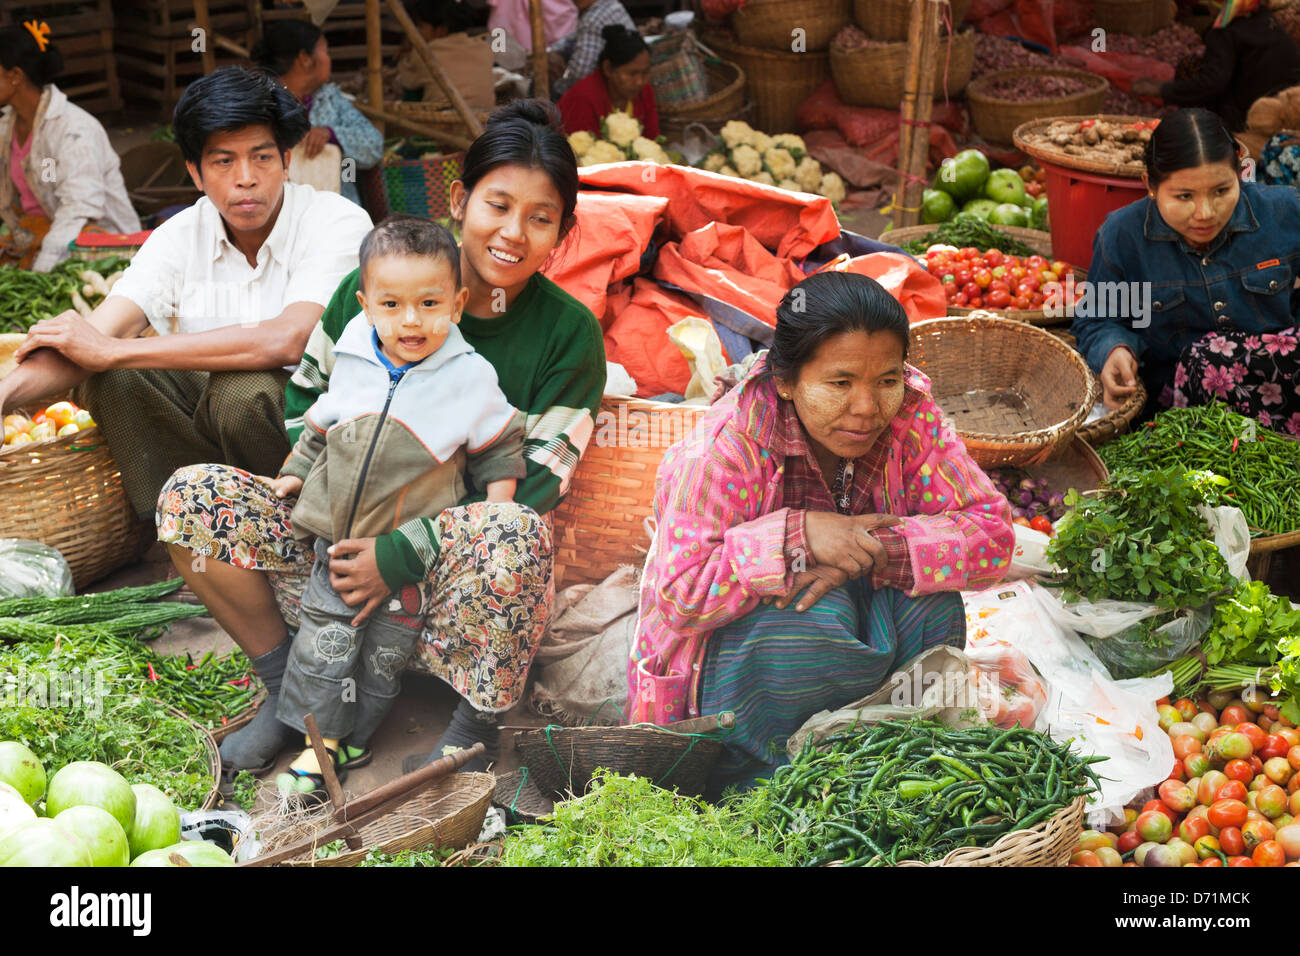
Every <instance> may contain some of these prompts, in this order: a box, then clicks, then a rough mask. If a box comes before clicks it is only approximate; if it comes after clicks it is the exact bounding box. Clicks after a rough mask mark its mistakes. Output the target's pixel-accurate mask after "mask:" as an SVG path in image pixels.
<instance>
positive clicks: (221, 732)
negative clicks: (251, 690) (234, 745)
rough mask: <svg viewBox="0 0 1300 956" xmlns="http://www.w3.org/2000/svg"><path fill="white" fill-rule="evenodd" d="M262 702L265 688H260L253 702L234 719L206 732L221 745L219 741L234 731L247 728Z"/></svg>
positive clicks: (264, 696) (264, 698) (264, 697)
mask: <svg viewBox="0 0 1300 956" xmlns="http://www.w3.org/2000/svg"><path fill="white" fill-rule="evenodd" d="M264 700H266V688H262V690H261V691H260V692H258V695H257V697H256V698H255V699H254V700H253V702H252V703H251V704H249V705H248V706H247V707H245V708H244V709H243V710H241V711H240V712H239V713H237V714H236V715H235V716H234V717H231V718H229V719H227V721H226V722H225V723H224V724H221V725H219V726H217V727H213V728H212V729H211V730H210V731H208V732H209V733H210V734H212V739H213V740H215V741H216V742H217V743H221V741H223V740H225V739H226V738H227V737H229V736H230V735H231V734H233V733H234V732H235V731H236V730H242V729H243V728H244V727H247V726H248V725H249V724H251V723H252V722H253V718H254V717H256V716H257V709H258V708H259V707H261V706H262V701H264Z"/></svg>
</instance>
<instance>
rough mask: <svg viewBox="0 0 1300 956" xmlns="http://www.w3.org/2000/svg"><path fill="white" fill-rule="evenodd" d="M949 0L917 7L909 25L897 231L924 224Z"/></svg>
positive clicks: (926, 1)
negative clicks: (939, 61) (943, 11)
mask: <svg viewBox="0 0 1300 956" xmlns="http://www.w3.org/2000/svg"><path fill="white" fill-rule="evenodd" d="M947 3H948V0H921V2H919V3H916V4H913V6H912V16H911V20H910V21H909V22H908V37H907V43H908V59H907V79H906V83H905V85H904V87H903V102H902V104H901V105H900V107H899V138H898V172H899V179H898V186H897V187H896V189H895V192H894V228H896V229H897V228H900V227H902V226H914V225H916V224H917V223H919V222H920V221H921V213H920V209H919V208H918V207H919V206H920V205H921V193H922V192H923V191H924V189H925V183H924V178H925V164H926V158H927V156H928V155H929V152H930V115H931V113H932V111H933V108H934V70H935V63H936V60H937V56H938V53H939V20H940V10H941V5H946V4H947Z"/></svg>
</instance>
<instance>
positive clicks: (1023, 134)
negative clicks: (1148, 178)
mask: <svg viewBox="0 0 1300 956" xmlns="http://www.w3.org/2000/svg"><path fill="white" fill-rule="evenodd" d="M1063 119H1072V120H1082V119H1095V120H1102V121H1104V122H1107V123H1118V124H1120V125H1121V126H1127V125H1128V124H1129V123H1146V122H1149V121H1150V120H1151V119H1153V117H1150V116H1121V115H1118V114H1115V113H1098V114H1095V115H1092V116H1087V117H1084V116H1074V115H1062V116H1047V117H1040V118H1037V119H1034V120H1030V121H1028V122H1025V123H1021V124H1020V125H1019V126H1017V127H1016V129H1015V131H1014V132H1013V133H1012V134H1011V138H1012V141H1013V142H1014V144H1015V147H1016V149H1018V150H1020V151H1021V152H1023V153H1026V154H1027V155H1029V156H1032V157H1033V158H1034V159H1037V160H1039V161H1040V162H1045V163H1054V164H1056V165H1057V166H1063V167H1065V168H1066V169H1075V170H1078V171H1079V172H1084V173H1098V174H1099V175H1102V176H1121V177H1127V178H1129V179H1140V178H1141V177H1142V174H1143V173H1144V172H1146V164H1145V163H1141V162H1132V163H1112V162H1106V163H1099V162H1096V161H1094V160H1091V159H1088V158H1087V157H1086V156H1072V155H1070V154H1069V153H1067V152H1065V151H1064V150H1062V149H1060V148H1058V147H1056V146H1045V145H1043V144H1042V143H1040V142H1030V141H1029V140H1028V138H1027V137H1028V136H1029V134H1031V133H1034V132H1037V131H1038V130H1044V129H1046V128H1047V127H1049V126H1051V125H1052V124H1053V123H1055V122H1056V121H1057V120H1063Z"/></svg>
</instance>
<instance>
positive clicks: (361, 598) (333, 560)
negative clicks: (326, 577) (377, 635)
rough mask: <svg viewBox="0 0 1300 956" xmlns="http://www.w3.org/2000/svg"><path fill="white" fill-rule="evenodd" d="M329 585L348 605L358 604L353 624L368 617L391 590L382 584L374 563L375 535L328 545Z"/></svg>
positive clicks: (377, 566)
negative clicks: (358, 609)
mask: <svg viewBox="0 0 1300 956" xmlns="http://www.w3.org/2000/svg"><path fill="white" fill-rule="evenodd" d="M329 554H330V587H332V588H333V589H334V590H335V591H336V592H338V595H339V597H341V598H342V599H343V603H344V604H346V605H347V606H348V607H357V606H358V605H361V610H360V611H359V612H358V613H357V616H356V617H354V618H353V619H352V626H353V627H360V626H361V623H362V622H363V621H364V620H365V619H366V618H368V617H369V616H370V614H371V612H372V611H374V609H375V608H377V607H379V605H380V604H382V603H383V601H384V599H385V598H386V597H388V595H390V594H392V593H393V592H392V591H390V590H389V588H388V585H387V584H385V583H384V579H383V577H382V576H381V575H380V573H379V565H378V564H376V563H375V539H374V538H347V539H346V540H343V541H337V542H335V543H334V544H332V545H330V548H329Z"/></svg>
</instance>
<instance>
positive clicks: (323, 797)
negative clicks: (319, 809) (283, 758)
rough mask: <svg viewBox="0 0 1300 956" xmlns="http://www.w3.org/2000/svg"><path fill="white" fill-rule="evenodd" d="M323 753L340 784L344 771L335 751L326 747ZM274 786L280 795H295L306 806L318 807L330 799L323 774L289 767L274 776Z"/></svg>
mask: <svg viewBox="0 0 1300 956" xmlns="http://www.w3.org/2000/svg"><path fill="white" fill-rule="evenodd" d="M325 752H326V753H327V754H329V755H330V760H332V761H333V762H334V775H335V776H336V777H338V779H339V781H340V782H342V780H343V777H344V775H345V773H346V771H345V769H344V765H343V764H341V763H339V755H338V753H337V751H334V750H331V749H330V748H329V747H326V748H325ZM349 766H351V764H349ZM275 786H276V789H278V790H279V791H280V792H281V793H291V794H295V795H296V796H297V797H298V798H299V799H301V800H302V802H303V803H305V804H306V805H308V806H318V805H320V804H322V803H326V802H328V801H329V798H330V797H329V791H328V790H326V789H325V775H324V774H320V773H310V772H308V771H306V770H295V769H294V768H293V767H290V768H289V769H288V770H286V771H285V772H284V773H278V774H276V775H275Z"/></svg>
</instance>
